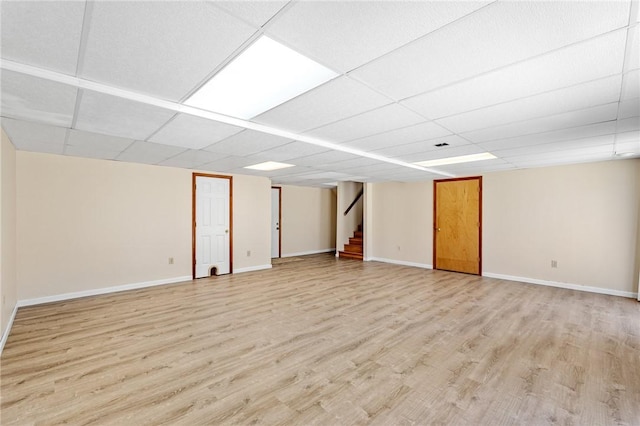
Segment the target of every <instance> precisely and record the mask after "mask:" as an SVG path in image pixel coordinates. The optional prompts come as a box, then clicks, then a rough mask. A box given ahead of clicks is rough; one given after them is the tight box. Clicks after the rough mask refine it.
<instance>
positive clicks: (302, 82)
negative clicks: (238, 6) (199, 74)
mask: <svg viewBox="0 0 640 426" xmlns="http://www.w3.org/2000/svg"><path fill="white" fill-rule="evenodd" d="M337 75H338V74H337V73H335V72H334V71H331V70H330V69H328V68H326V67H324V66H322V65H320V64H319V63H317V62H314V61H312V60H311V59H309V58H307V57H306V56H303V55H301V54H299V53H298V52H295V51H293V50H291V49H289V48H288V47H286V46H283V45H282V44H280V43H278V42H276V41H273V40H271V39H270V38H268V37H265V36H262V37H260V38H259V39H258V40H257V41H256V42H255V43H253V44H252V45H251V46H249V47H248V48H247V49H246V50H245V51H244V52H242V53H241V54H240V55H238V56H237V57H236V58H235V59H234V60H233V61H231V62H230V63H229V64H228V65H227V66H226V67H224V68H223V69H222V70H221V71H220V72H219V73H217V74H216V75H215V76H213V78H211V80H209V81H208V82H207V83H205V84H204V85H203V86H202V87H201V88H200V90H198V91H197V92H195V93H194V94H193V95H192V96H191V97H189V99H187V100H186V101H185V102H184V103H185V105H189V106H192V107H196V108H201V109H204V110H207V111H213V112H217V113H220V114H224V115H228V116H231V117H237V118H242V119H244V120H248V119H250V118H253V117H255V116H256V115H258V114H260V113H262V112H264V111H267V110H269V109H271V108H273V107H275V106H277V105H280V104H281V103H284V102H286V101H288V100H289V99H291V98H294V97H296V96H298V95H300V94H301V93H304V92H306V91H308V90H311V89H313V88H314V87H317V86H319V85H321V84H322V83H324V82H327V81H329V80H331V79H332V78H335V77H336V76H337Z"/></svg>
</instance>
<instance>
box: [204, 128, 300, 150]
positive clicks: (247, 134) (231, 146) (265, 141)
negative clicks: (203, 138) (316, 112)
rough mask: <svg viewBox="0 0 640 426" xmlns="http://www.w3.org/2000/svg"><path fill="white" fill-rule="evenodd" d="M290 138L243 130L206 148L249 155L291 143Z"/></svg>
mask: <svg viewBox="0 0 640 426" xmlns="http://www.w3.org/2000/svg"><path fill="white" fill-rule="evenodd" d="M291 142H292V141H291V140H290V139H286V138H283V137H280V136H274V135H270V134H267V133H262V132H257V131H255V130H248V129H247V130H243V131H242V132H240V133H237V134H235V135H233V136H231V137H229V138H226V139H224V140H223V141H220V142H217V143H215V144H213V145H211V146H208V147H207V148H205V150H206V151H211V152H218V153H225V154H227V155H234V156H247V155H251V154H256V153H258V152H263V151H268V150H270V149H273V148H277V147H281V146H284V145H287V144H289V143H291Z"/></svg>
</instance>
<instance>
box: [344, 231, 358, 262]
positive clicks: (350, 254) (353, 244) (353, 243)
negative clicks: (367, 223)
mask: <svg viewBox="0 0 640 426" xmlns="http://www.w3.org/2000/svg"><path fill="white" fill-rule="evenodd" d="M340 257H344V258H347V259H358V260H362V225H358V230H357V231H354V232H353V237H351V238H349V244H345V245H344V251H341V252H340Z"/></svg>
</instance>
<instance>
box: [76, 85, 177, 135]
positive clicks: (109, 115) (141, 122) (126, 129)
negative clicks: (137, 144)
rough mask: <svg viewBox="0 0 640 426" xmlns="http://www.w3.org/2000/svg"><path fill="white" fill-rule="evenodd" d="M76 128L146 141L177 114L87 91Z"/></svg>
mask: <svg viewBox="0 0 640 426" xmlns="http://www.w3.org/2000/svg"><path fill="white" fill-rule="evenodd" d="M80 96H82V98H81V100H80V108H79V110H78V116H77V121H76V126H75V127H76V128H77V129H79V130H87V131H89V132H94V133H104V134H107V135H114V136H120V137H123V138H131V139H146V138H147V137H149V135H151V134H152V133H153V132H154V131H156V130H157V129H158V128H160V126H162V125H163V124H164V123H166V122H167V121H168V120H169V119H170V118H171V117H173V115H174V114H175V112H173V111H168V110H165V109H161V108H158V107H154V106H150V105H147V104H142V103H139V102H134V101H130V100H127V99H123V98H117V97H115V96H109V95H104V94H102V93H97V92H92V91H88V90H83V91H82V92H81V95H80Z"/></svg>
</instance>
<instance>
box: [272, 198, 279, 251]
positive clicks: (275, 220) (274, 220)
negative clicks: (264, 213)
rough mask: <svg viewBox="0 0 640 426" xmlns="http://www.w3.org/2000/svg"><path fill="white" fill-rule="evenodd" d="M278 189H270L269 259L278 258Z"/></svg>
mask: <svg viewBox="0 0 640 426" xmlns="http://www.w3.org/2000/svg"><path fill="white" fill-rule="evenodd" d="M280 191H281V189H280V188H271V257H272V258H274V257H280Z"/></svg>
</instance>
